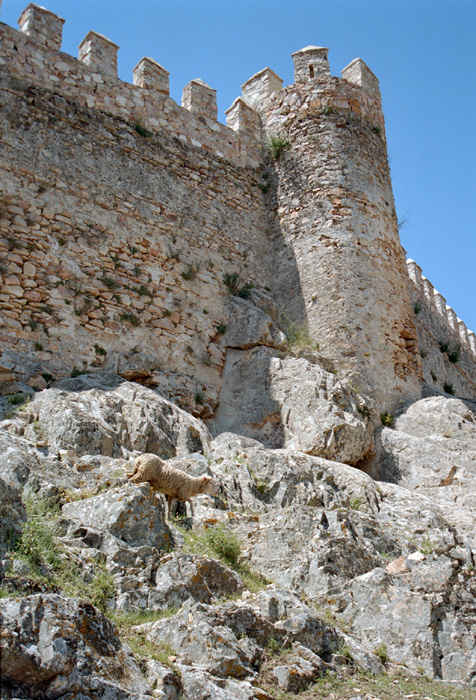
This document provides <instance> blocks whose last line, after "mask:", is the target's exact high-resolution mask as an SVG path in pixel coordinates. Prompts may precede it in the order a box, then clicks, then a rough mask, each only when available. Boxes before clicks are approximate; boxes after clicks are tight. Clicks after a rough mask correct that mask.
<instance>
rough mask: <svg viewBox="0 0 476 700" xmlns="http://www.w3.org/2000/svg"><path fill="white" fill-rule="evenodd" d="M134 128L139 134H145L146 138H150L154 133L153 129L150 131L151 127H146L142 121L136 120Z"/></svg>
mask: <svg viewBox="0 0 476 700" xmlns="http://www.w3.org/2000/svg"><path fill="white" fill-rule="evenodd" d="M134 129H135V131H136V132H137V133H138V134H139V136H143V137H144V138H150V137H151V136H153V135H154V134H153V133H152V131H149V129H146V128H145V126H142V124H141V123H140V122H136V123H135V124H134Z"/></svg>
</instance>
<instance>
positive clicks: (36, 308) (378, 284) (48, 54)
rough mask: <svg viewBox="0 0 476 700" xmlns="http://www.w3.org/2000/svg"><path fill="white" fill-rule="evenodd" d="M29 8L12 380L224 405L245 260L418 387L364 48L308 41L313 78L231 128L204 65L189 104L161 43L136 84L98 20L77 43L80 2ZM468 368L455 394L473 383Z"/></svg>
mask: <svg viewBox="0 0 476 700" xmlns="http://www.w3.org/2000/svg"><path fill="white" fill-rule="evenodd" d="M19 24H20V31H17V30H15V29H13V28H11V27H7V26H6V25H4V24H0V73H1V83H2V92H1V97H0V99H1V117H0V118H1V125H0V126H1V130H2V135H3V151H2V167H1V172H0V233H1V240H0V258H1V261H0V262H1V268H0V274H1V276H2V286H1V289H0V302H1V305H2V317H1V321H0V322H1V324H2V325H1V327H0V341H1V344H2V356H1V360H0V381H1V386H3V389H2V390H3V392H5V391H9V390H10V389H11V387H12V386H16V385H15V381H18V380H22V381H27V382H28V383H29V384H30V385H31V386H34V387H35V388H41V387H43V386H46V385H47V384H49V383H50V382H51V381H53V379H56V378H59V377H61V376H65V375H67V374H69V373H70V372H71V371H74V372H78V371H90V370H95V369H110V370H112V371H114V372H118V373H119V374H121V375H122V376H124V377H126V378H131V379H135V380H138V381H142V382H144V383H146V384H148V385H149V386H152V387H159V388H160V389H161V390H163V391H164V392H165V393H168V395H169V396H171V397H173V398H174V399H176V400H178V401H179V402H180V403H182V404H183V405H185V406H187V407H189V408H191V409H192V410H194V411H195V412H197V413H201V415H203V416H207V415H208V416H209V415H211V414H212V413H213V411H214V409H215V407H216V405H217V403H218V397H219V392H220V387H221V382H222V371H223V366H224V362H225V355H226V347H225V343H224V340H223V332H224V328H225V326H226V324H227V311H226V309H227V304H226V299H227V296H228V294H229V290H228V288H227V286H226V285H225V284H224V282H223V279H224V276H225V275H227V274H229V275H231V274H233V273H237V274H238V275H239V280H240V282H239V284H240V285H241V284H243V285H244V284H246V283H252V284H254V285H255V286H256V287H257V289H258V290H260V291H261V292H265V293H268V292H271V293H272V294H273V296H274V299H275V301H276V303H277V304H278V306H279V308H280V310H281V321H282V322H283V323H284V325H288V328H289V327H291V329H292V330H296V329H297V330H299V329H300V327H301V330H302V329H303V328H304V327H306V328H308V330H309V332H310V334H311V336H312V338H313V342H318V343H319V350H320V353H321V354H322V355H323V356H324V357H326V358H327V359H328V361H329V363H331V364H333V365H334V366H335V369H336V371H337V372H338V374H339V376H340V377H341V378H343V379H344V380H346V381H347V382H348V383H351V384H352V385H353V386H354V388H355V389H357V390H358V391H361V392H363V393H364V394H368V395H369V396H370V397H373V398H375V397H376V396H378V397H379V402H380V403H379V407H382V408H388V409H394V408H395V407H396V406H397V405H398V402H399V400H408V399H412V398H415V397H417V396H418V395H419V391H420V386H421V380H422V377H423V373H424V376H425V378H426V379H427V380H428V376H431V371H432V370H430V369H428V367H429V365H428V361H425V358H423V367H422V365H421V358H420V355H419V352H418V347H419V346H420V350H421V348H422V334H423V333H426V332H427V331H426V330H425V331H423V330H422V329H421V328H422V326H421V321H422V319H423V315H415V314H414V312H413V308H412V303H413V298H414V294H415V291H414V290H410V293H411V296H412V300H411V299H410V294H409V291H408V277H407V273H406V270H405V264H404V256H403V251H402V249H401V246H400V243H399V239H398V232H397V228H396V216H395V210H394V203H393V195H392V191H391V184H390V177H389V171H388V165H387V160H386V143H385V127H384V120H383V114H382V110H381V103H380V93H379V89H378V81H377V79H376V78H375V76H374V75H373V74H372V73H371V71H370V70H369V69H368V68H367V67H366V66H365V64H364V63H363V62H362V61H360V59H356V60H355V61H353V62H352V63H351V64H350V65H349V66H348V67H347V68H346V69H344V71H343V79H340V78H334V77H331V76H330V74H329V71H328V62H327V49H321V48H316V47H308V49H304V50H302V51H301V52H297V54H295V55H294V60H295V67H296V74H295V85H291V86H288V87H286V88H283V87H282V81H281V79H280V78H279V76H277V75H276V74H275V73H273V71H271V70H270V69H265V70H264V71H261V72H260V73H258V74H256V75H255V76H253V77H252V78H251V79H250V80H249V81H247V83H245V85H244V86H243V94H242V96H241V97H239V98H238V99H237V100H235V102H234V103H233V105H232V106H231V107H230V109H229V110H228V111H227V124H228V126H224V125H222V124H219V123H218V122H217V121H216V114H217V111H216V95H215V91H214V90H213V89H212V88H210V87H209V86H207V85H206V84H204V83H203V82H202V81H200V80H193V81H191V82H190V83H189V84H188V85H187V86H186V87H185V88H184V93H183V99H182V106H179V105H177V104H176V103H175V102H174V101H173V100H171V99H170V97H169V95H168V71H167V70H165V69H164V68H163V67H162V66H160V65H159V64H158V63H156V62H155V61H154V60H153V59H149V58H145V59H142V60H141V61H140V62H139V64H138V65H137V66H136V68H135V69H134V72H133V84H128V83H125V82H123V81H121V80H119V79H118V78H117V50H118V47H117V46H116V45H115V44H113V42H111V41H109V40H108V39H106V38H105V37H102V36H101V35H98V34H95V33H94V32H90V33H89V34H88V35H87V37H86V38H85V39H84V41H83V42H82V44H81V46H80V51H79V58H78V59H76V58H73V57H71V56H68V55H67V54H65V53H62V52H61V51H60V48H61V31H62V24H63V20H61V18H59V17H57V16H56V15H54V14H52V13H50V12H48V11H47V10H45V9H43V8H39V7H38V6H36V5H29V6H28V8H27V9H26V10H25V12H24V13H23V14H22V16H21V18H20V20H19ZM280 136H284V137H285V140H286V139H287V141H288V142H289V143H288V144H287V145H285V146H284V150H283V152H282V154H280V155H278V154H277V153H275V154H274V157H273V158H270V157H269V156H267V155H266V148H264V149H263V143H264V144H266V141H267V140H268V139H269V138H271V137H272V138H275V137H280ZM278 140H279V139H278ZM425 309H426V307H425ZM425 313H426V311H425ZM432 314H433V315H435V310H434V309H433V308H432V307H431V308H430V306H428V317H429V318H430V319H431V318H432ZM415 324H416V326H417V328H418V333H417V329H416V327H415ZM468 342H469V341H468ZM433 345H434V344H433ZM465 348H466V345H465ZM473 351H474V348H473ZM463 355H464V357H465V358H466V355H467V352H466V349H465V350H464V352H463V354H462V357H463ZM466 362H467V360H466V359H464V361H462V362H461V364H460V365H459V367H458V370H459V369H461V368H463V367H466V364H465V363H466ZM450 369H451V368H450ZM465 371H466V370H465ZM429 372H430V374H429ZM450 374H451V373H450ZM450 374H449V375H448V376H449V377H450ZM467 375H468V377H472V378H473V379H474V377H475V376H476V373H475V372H474V371H473V369H472V366H469V365H468V368H467ZM439 376H440V377H442V376H443V373H441V372H440V373H439ZM451 376H452V375H451ZM458 376H459V377H460V378H459V379H458V381H456V380H454V381H453V384H454V387H455V390H456V391H457V392H459V391H461V393H462V394H463V395H474V393H471V392H473V389H472V388H471V387H470V381H471V380H470V379H468V380H467V381H466V383H465V380H464V376H463V374H461V372H460V375H458ZM445 377H446V375H445ZM450 378H451V377H450ZM448 381H449V380H448ZM458 382H459V383H458ZM471 386H472V385H471ZM468 387H470V388H468Z"/></svg>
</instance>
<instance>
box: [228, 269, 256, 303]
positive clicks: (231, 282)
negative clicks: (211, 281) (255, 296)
mask: <svg viewBox="0 0 476 700" xmlns="http://www.w3.org/2000/svg"><path fill="white" fill-rule="evenodd" d="M223 282H224V283H225V284H226V286H227V287H228V289H229V290H230V294H233V296H235V297H241V298H242V299H249V298H250V297H251V290H252V289H253V287H254V286H255V285H254V284H253V282H247V283H246V284H244V285H243V286H241V281H240V275H239V274H238V272H232V273H226V274H225V275H223Z"/></svg>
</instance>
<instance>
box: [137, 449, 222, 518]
mask: <svg viewBox="0 0 476 700" xmlns="http://www.w3.org/2000/svg"><path fill="white" fill-rule="evenodd" d="M126 476H127V478H128V479H129V480H130V481H132V482H133V483H135V484H141V483H143V482H145V481H147V482H148V483H149V484H150V485H151V487H152V488H153V489H154V490H155V491H159V492H160V493H163V494H164V495H165V496H166V498H167V514H168V516H169V517H170V506H171V504H172V499H174V498H176V499H177V500H178V501H185V502H187V501H188V502H189V503H190V511H191V514H192V517H193V504H192V500H191V499H192V497H193V496H197V495H198V494H199V493H209V494H211V495H212V496H216V495H217V494H218V485H217V484H216V483H215V482H214V481H213V479H212V478H211V477H210V476H206V475H204V476H190V474H186V473H185V472H183V471H181V470H180V469H176V468H175V467H172V466H171V465H170V464H167V463H166V462H164V460H163V459H161V458H160V457H157V455H154V454H147V453H146V454H142V455H140V456H139V457H137V459H136V460H135V462H134V467H133V469H132V471H131V472H130V473H129V474H126Z"/></svg>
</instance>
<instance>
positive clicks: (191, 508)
mask: <svg viewBox="0 0 476 700" xmlns="http://www.w3.org/2000/svg"><path fill="white" fill-rule="evenodd" d="M187 503H190V515H191V516H192V518H193V517H194V513H193V503H192V499H191V498H189V499H188V501H185V508H186V507H187V505H186V504H187Z"/></svg>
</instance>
